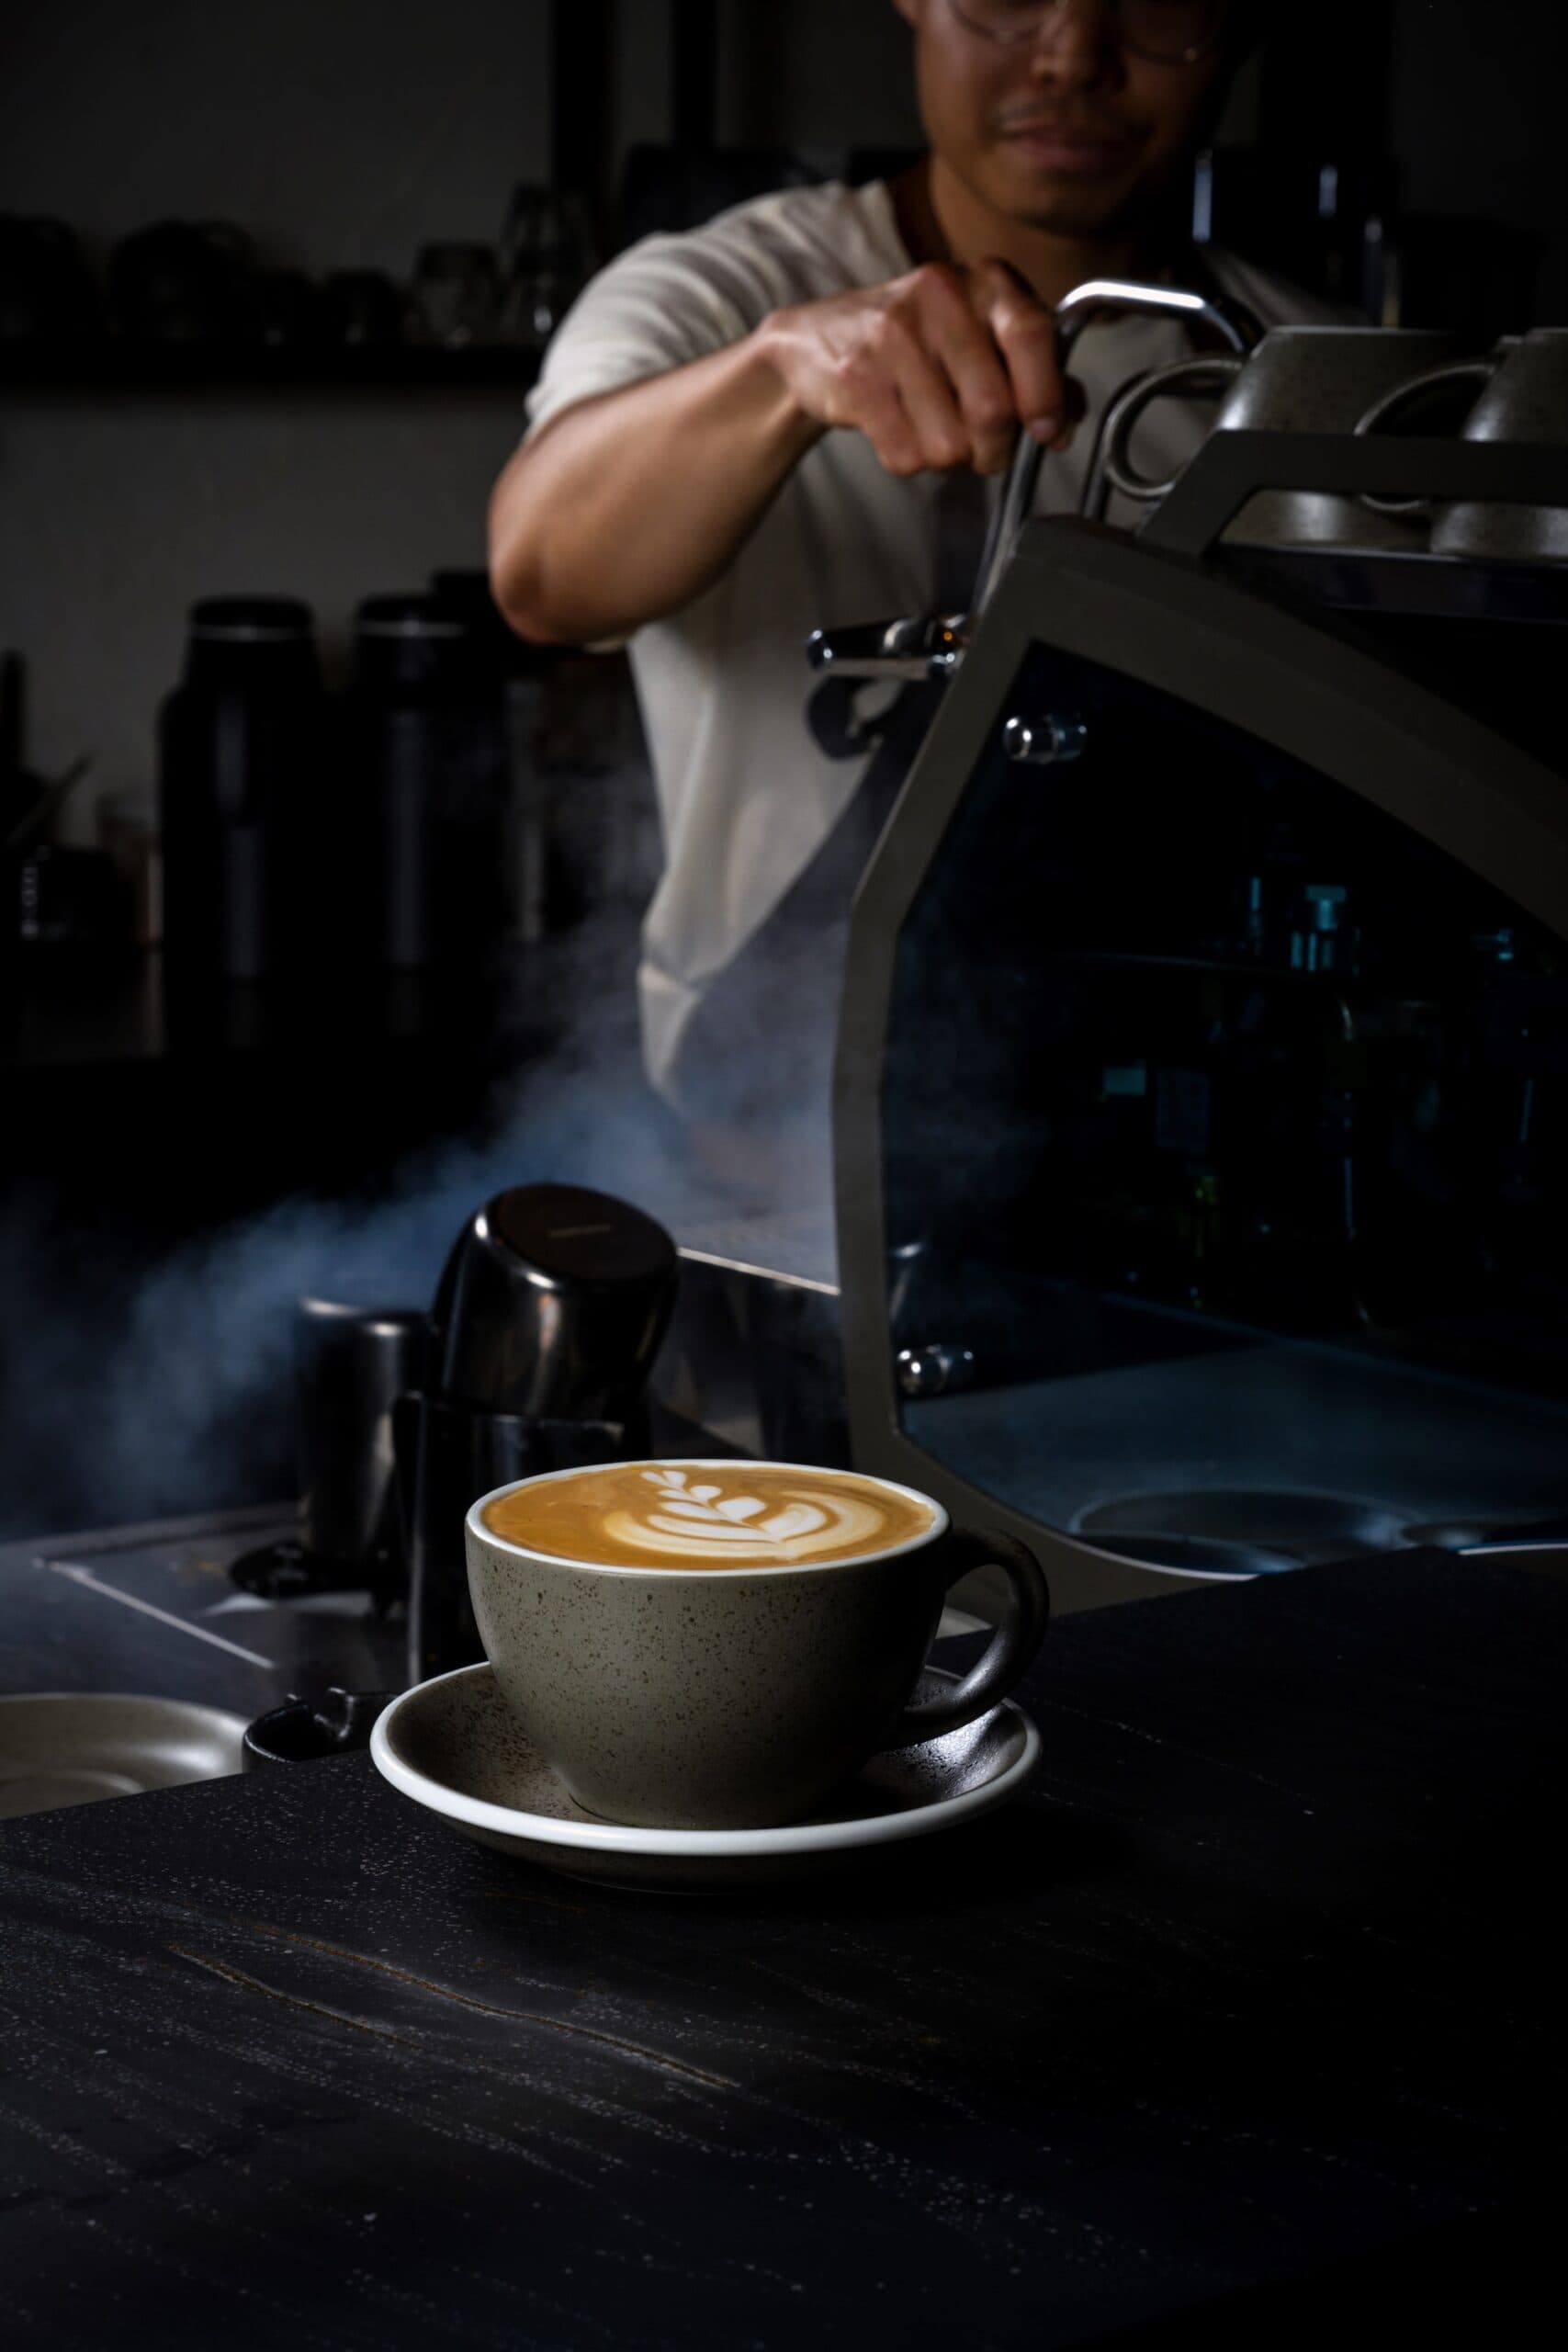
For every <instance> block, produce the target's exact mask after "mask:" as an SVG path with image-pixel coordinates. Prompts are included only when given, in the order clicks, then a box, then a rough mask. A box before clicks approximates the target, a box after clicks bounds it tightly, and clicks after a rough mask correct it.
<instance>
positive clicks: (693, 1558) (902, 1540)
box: [481, 1462, 937, 1568]
mask: <svg viewBox="0 0 1568 2352" xmlns="http://www.w3.org/2000/svg"><path fill="white" fill-rule="evenodd" d="M481 1516H482V1519H483V1522H484V1524H485V1526H486V1527H487V1528H489V1530H490V1531H491V1533H492V1534H494V1535H498V1536H500V1537H501V1539H502V1542H503V1543H507V1544H521V1545H523V1546H524V1547H525V1549H526V1550H528V1551H530V1552H541V1553H545V1554H547V1555H548V1556H549V1557H550V1558H552V1559H557V1560H572V1561H576V1562H578V1563H580V1564H581V1566H586V1567H607V1568H787V1567H805V1566H814V1565H819V1566H824V1567H830V1566H833V1565H834V1563H835V1562H838V1561H842V1560H860V1559H864V1558H866V1557H867V1556H868V1555H871V1554H872V1553H874V1552H892V1551H897V1549H898V1547H899V1546H900V1545H902V1544H916V1543H919V1540H920V1538H921V1537H922V1536H926V1535H929V1534H930V1533H931V1530H932V1528H933V1527H934V1526H935V1525H936V1524H937V1513H936V1510H935V1508H934V1506H933V1505H931V1503H928V1502H926V1501H925V1500H924V1499H923V1498H920V1497H919V1496H915V1495H910V1494H906V1493H904V1492H903V1491H901V1490H900V1489H899V1488H898V1487H888V1486H885V1485H884V1484H883V1483H882V1481H881V1480H880V1479H876V1478H860V1477H857V1476H855V1475H854V1473H853V1472H852V1471H848V1470H845V1471H839V1470H796V1469H793V1468H791V1467H789V1466H788V1465H786V1464H782V1463H776V1462H773V1463H752V1462H736V1463H734V1464H728V1463H719V1464H716V1463H712V1462H701V1463H698V1462H628V1463H606V1464H602V1465H600V1466H597V1467H595V1468H593V1469H590V1470H574V1471H572V1472H570V1474H569V1475H568V1476H564V1477H556V1478H536V1479H533V1480H531V1481H530V1482H529V1483H528V1484H527V1485H525V1486H522V1487H515V1488H513V1491H512V1492H511V1493H510V1494H506V1495H502V1496H501V1497H500V1498H499V1499H498V1500H497V1501H495V1502H493V1503H491V1504H489V1505H488V1506H487V1507H486V1509H485V1510H484V1511H483V1513H482V1514H481Z"/></svg>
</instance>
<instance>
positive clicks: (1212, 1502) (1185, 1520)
mask: <svg viewBox="0 0 1568 2352" xmlns="http://www.w3.org/2000/svg"><path fill="white" fill-rule="evenodd" d="M1073 1532H1074V1533H1075V1534H1076V1535H1085V1536H1088V1537H1089V1540H1090V1542H1091V1543H1094V1544H1101V1545H1103V1546H1104V1548H1105V1549H1106V1550H1107V1551H1108V1552H1116V1553H1119V1554H1121V1555H1122V1557H1123V1558H1124V1559H1129V1560H1139V1561H1142V1562H1144V1563H1145V1564H1146V1565H1147V1566H1150V1567H1156V1568H1170V1569H1174V1570H1177V1571H1179V1572H1184V1573H1186V1574H1187V1575H1189V1576H1211V1577H1213V1576H1234V1577H1254V1576H1269V1575H1273V1574H1278V1573H1279V1572H1280V1571H1281V1570H1283V1569H1287V1568H1304V1567H1309V1566H1313V1565H1314V1563H1316V1562H1319V1561H1327V1560H1343V1559H1347V1558H1349V1557H1351V1556H1353V1555H1355V1554H1356V1553H1358V1552H1386V1551H1392V1550H1393V1549H1394V1548H1395V1547H1397V1546H1399V1545H1403V1544H1408V1543H1409V1542H1410V1541H1411V1532H1410V1531H1409V1530H1408V1529H1407V1528H1406V1525H1405V1522H1404V1519H1403V1518H1402V1516H1401V1515H1400V1514H1399V1513H1398V1512H1396V1511H1392V1510H1385V1509H1383V1508H1382V1507H1381V1506H1380V1505H1378V1504H1376V1503H1369V1502H1366V1501H1362V1500H1360V1499H1359V1498H1356V1497H1355V1496H1351V1495H1325V1494H1292V1493H1289V1492H1280V1491H1277V1490H1275V1489H1273V1488H1270V1487H1190V1488H1185V1489H1181V1488H1179V1489H1177V1490H1175V1491H1170V1490H1167V1491H1166V1492H1163V1493H1159V1494H1140V1495H1115V1496H1112V1497H1111V1498H1110V1499H1109V1500H1108V1501H1106V1502H1100V1503H1093V1504H1090V1505H1089V1508H1088V1509H1087V1510H1081V1511H1079V1512H1078V1514H1077V1517H1076V1519H1075V1520H1074V1521H1073Z"/></svg>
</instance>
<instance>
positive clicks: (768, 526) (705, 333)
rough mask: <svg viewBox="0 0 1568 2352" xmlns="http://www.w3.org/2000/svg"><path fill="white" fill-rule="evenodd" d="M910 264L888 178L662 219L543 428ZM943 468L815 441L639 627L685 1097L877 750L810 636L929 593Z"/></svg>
mask: <svg viewBox="0 0 1568 2352" xmlns="http://www.w3.org/2000/svg"><path fill="white" fill-rule="evenodd" d="M1204 257H1205V260H1206V261H1207V263H1208V265H1209V266H1210V269H1211V271H1212V272H1213V276H1214V277H1216V278H1217V279H1218V280H1219V282H1220V283H1221V284H1222V285H1223V286H1224V289H1225V291H1226V292H1227V293H1229V294H1231V295H1233V296H1234V297H1235V299H1236V300H1239V301H1242V302H1244V303H1246V304H1247V307H1248V308H1249V309H1251V310H1252V311H1256V312H1257V314H1258V316H1259V317H1260V318H1261V319H1262V320H1264V322H1266V323H1268V324H1270V325H1273V324H1281V323H1286V322H1296V321H1307V322H1312V321H1318V320H1324V319H1327V318H1331V317H1332V316H1334V315H1335V314H1334V313H1332V312H1331V311H1327V310H1326V309H1325V307H1324V306H1323V305H1321V304H1318V303H1315V302H1314V301H1313V300H1311V299H1310V298H1309V297H1307V296H1305V295H1303V294H1302V293H1301V292H1300V291H1299V289H1297V288H1293V287H1290V286H1287V285H1285V284H1284V283H1282V282H1281V281H1280V280H1279V279H1276V278H1273V277H1269V276H1268V275H1266V274H1265V273H1264V272H1262V271H1259V270H1257V269H1254V268H1251V267H1250V266H1247V264H1246V263H1243V262H1240V261H1238V260H1236V259H1235V257H1234V256H1232V255H1229V254H1221V253H1218V252H1216V251H1215V250H1214V249H1213V247H1210V248H1208V249H1207V250H1206V252H1205V256H1204ZM912 266H913V264H912V261H911V257H910V255H909V254H908V250H907V248H906V246H905V244H904V242H903V239H902V237H901V236H900V234H899V231H898V226H897V217H896V215H895V211H894V207H893V200H892V197H891V195H890V192H889V190H888V188H887V187H886V184H885V183H883V182H880V181H876V182H873V183H872V184H871V185H870V186H867V187H858V188H852V187H841V186H837V185H835V186H830V187H810V188H789V189H786V190H784V191H783V192H782V193H780V194H779V195H776V196H767V197H762V198H760V199H758V200H757V201H755V202H753V203H750V204H743V205H739V206H737V207H736V209H734V210H733V211H729V212H726V213H723V214H721V215H720V216H719V218H718V219H717V220H712V221H709V222H708V223H707V224H706V226H705V227H704V228H701V229H697V230H694V231H692V232H689V233H688V234H686V235H683V236H653V237H646V238H644V239H643V240H642V242H641V243H639V244H637V245H634V246H632V247H631V249H630V250H629V251H628V252H626V253H625V254H621V255H620V256H619V258H618V259H617V260H615V261H614V262H612V263H611V265H610V266H609V267H608V268H607V269H605V270H604V271H603V272H602V273H601V274H600V276H599V277H596V278H595V279H594V280H593V281H592V284H591V285H590V286H589V287H588V288H587V289H586V291H585V292H584V293H583V294H582V296H581V299H580V300H578V302H577V303H576V304H575V306H574V307H573V309H572V310H571V311H570V312H569V314H568V316H567V317H566V318H565V320H563V322H562V323H561V326H560V329H559V331H558V334H557V335H556V337H555V340H554V341H553V342H552V344H551V345H550V347H549V350H548V352H547V354H546V357H545V363H544V368H543V371H542V374H541V377H540V380H539V383H538V385H537V387H536V390H535V391H534V393H533V395H532V397H531V399H530V401H529V403H528V413H529V428H530V431H531V432H533V433H536V432H538V431H539V430H540V429H541V427H542V426H544V425H545V424H547V423H549V422H550V421H551V420H552V419H553V418H555V417H557V416H558V415H559V414H560V413H561V412H562V411H563V410H564V409H568V408H570V407H571V406H573V405H574V404H575V403H576V402H577V401H583V400H588V399H592V398H593V397H595V396H596V395H598V394H601V393H604V392H609V391H615V390H620V389H622V388H624V387H625V386H626V385H628V384H634V383H638V382H641V381H642V380H643V379H645V378H647V377H649V376H656V375H661V374H663V373H665V372H666V371H667V370H668V369H670V368H679V367H682V366H683V365H685V364H686V363H687V362H688V361H691V360H694V359H700V358H703V357H705V356H706V355H707V354H708V353H710V352H714V351H718V350H721V349H723V348H725V347H726V346H727V345H730V344H732V343H735V342H738V341H739V339H740V338H741V337H742V336H744V335H747V334H750V332H751V331H752V329H753V328H755V327H757V326H759V325H760V324H761V322H762V320H763V319H764V318H766V317H767V316H768V314H769V313H770V312H771V311H776V310H779V309H781V308H783V307H784V306H785V305H787V304H790V303H795V302H805V301H811V300H818V299H819V298H820V297H822V296H825V295H830V294H840V293H843V292H846V291H848V290H849V289H850V288H853V287H857V286H875V285H880V284H883V283H884V282H886V280H887V279H888V278H892V277H900V276H902V275H903V273H904V272H905V271H907V270H908V269H909V268H911V267H912ZM1189 348H1190V345H1189V344H1188V341H1187V338H1186V335H1185V334H1184V332H1183V330H1182V329H1181V327H1180V326H1179V325H1178V324H1176V323H1175V322H1167V321H1164V320H1160V319H1154V318H1138V319H1134V318H1128V319H1126V320H1122V321H1118V322H1114V323H1111V324H1107V325H1105V326H1103V327H1092V326H1091V327H1090V328H1089V330H1088V331H1086V333H1085V334H1083V336H1082V337H1081V338H1080V340H1079V342H1078V343H1077V346H1076V348H1075V351H1074V355H1073V363H1072V364H1073V373H1074V375H1075V376H1077V378H1078V379H1079V380H1080V382H1082V384H1083V385H1084V387H1085V390H1086V391H1087V393H1088V395H1089V409H1090V413H1091V414H1098V413H1099V412H1100V406H1101V404H1102V402H1103V401H1105V399H1106V398H1107V397H1108V396H1109V395H1110V394H1111V392H1113V391H1114V390H1116V389H1117V388H1118V387H1119V386H1121V385H1122V384H1123V383H1124V382H1125V381H1126V380H1127V379H1128V378H1129V377H1131V376H1134V375H1135V374H1137V373H1139V372H1140V371H1142V370H1143V369H1144V368H1154V367H1159V366H1161V365H1162V364H1164V363H1165V362H1166V361H1168V360H1170V359H1176V358H1179V357H1180V356H1182V355H1183V354H1184V353H1185V352H1186V351H1187V350H1188V349H1189ZM1201 431H1202V426H1201V423H1200V421H1199V420H1198V419H1196V418H1194V417H1193V416H1192V415H1191V414H1190V412H1189V411H1188V410H1187V408H1186V406H1185V404H1184V403H1182V402H1179V401H1163V402H1160V403H1158V404H1156V408H1155V409H1154V410H1153V411H1151V412H1150V415H1149V418H1148V422H1147V424H1146V425H1145V427H1144V428H1143V429H1142V431H1141V432H1140V436H1139V443H1138V449H1139V458H1140V461H1141V462H1143V463H1145V464H1147V465H1149V466H1153V467H1158V468H1160V469H1163V470H1166V471H1169V470H1172V469H1175V468H1176V467H1177V466H1179V465H1182V464H1184V463H1185V462H1186V460H1187V459H1188V458H1190V456H1191V455H1192V453H1193V451H1194V450H1195V448H1196V447H1197V446H1198V442H1199V439H1200V437H1201ZM1091 438H1092V436H1091V435H1089V434H1088V433H1087V432H1083V433H1079V435H1077V439H1076V441H1075V443H1074V446H1073V448H1072V449H1071V451H1069V452H1068V453H1067V454H1066V456H1064V457H1057V456H1049V457H1047V458H1046V461H1045V464H1044V466H1043V468H1042V469H1041V487H1040V494H1039V498H1038V501H1037V511H1038V512H1040V513H1043V514H1050V513H1054V512H1060V511H1062V510H1064V509H1070V508H1074V507H1076V506H1077V499H1078V493H1079V490H1080V487H1081V480H1082V471H1083V468H1084V465H1085V463H1086V462H1087V458H1086V451H1087V450H1088V448H1089V445H1090V442H1091ZM939 488H940V484H939V481H938V478H937V477H936V476H934V475H930V476H923V477H918V478H916V479H915V480H913V481H905V480H899V479H897V478H896V477H895V476H893V475H891V474H888V473H886V472H885V471H884V469H883V468H882V466H881V465H880V464H879V462H878V461H877V458H876V457H875V455H874V452H873V450H872V447H871V445H870V443H869V442H868V441H866V440H865V439H864V438H863V435H860V434H858V433H853V432H835V433H829V434H827V435H824V437H823V438H822V439H821V440H820V441H819V442H818V443H817V444H816V446H815V447H813V448H812V449H811V450H809V451H808V452H807V455H806V457H805V458H802V460H801V462H800V464H799V465H798V466H797V467H796V468H795V471H794V473H793V474H792V476H791V477H790V480H789V481H787V482H786V483H785V485H784V489H783V490H782V491H781V492H780V493H779V496H778V497H777V498H776V499H775V501H774V502H773V505H772V506H771V507H770V509H769V510H768V512H767V514H766V515H764V516H763V517H762V520H761V523H760V524H759V525H758V526H757V529H756V530H755V532H754V533H753V534H752V536H751V537H750V540H748V542H747V544H746V546H745V547H744V548H742V549H741V551H740V554H739V556H738V557H737V559H736V560H735V561H734V563H733V564H732V565H731V566H730V568H729V570H728V571H727V572H726V574H725V575H724V577H723V578H722V579H721V580H719V581H718V582H716V584H715V585H714V586H713V587H712V588H710V589H708V590H706V591H705V593H704V594H702V595H700V596H699V597H697V598H696V599H695V601H694V603H692V604H691V605H687V606H686V607H685V608H684V609H683V610H682V611H681V612H679V613H676V614H674V615H672V616H671V617H669V618H668V619H665V620H661V621H656V622H653V623H650V624H649V626H648V627H647V628H642V629H639V630H638V631H637V634H636V636H635V637H634V638H633V639H631V643H630V648H629V651H630V658H631V663H632V670H633V673H634V676H635V678H636V682H637V696H638V700H639V703H640V705H641V709H642V716H643V723H644V726H645V729H646V730H647V734H648V740H649V751H650V753H651V757H652V762H653V771H654V781H655V787H656V790H657V794H658V799H659V810H660V823H661V827H662V833H663V842H664V856H665V865H664V872H663V876H662V878H661V880H660V884H659V887H658V889H657V890H656V892H655V894H654V897H653V900H652V903H651V905H650V906H649V910H648V916H647V920H646V922H645V924H644V929H643V954H642V964H641V970H640V974H639V982H640V992H641V1011H642V1029H643V1046H644V1055H645V1058H646V1061H647V1065H648V1069H649V1077H650V1078H651V1079H652V1080H653V1083H654V1084H655V1085H656V1086H657V1087H658V1088H659V1089H660V1091H661V1092H663V1093H664V1094H666V1095H667V1096H668V1097H669V1098H670V1099H671V1101H673V1102H675V1103H677V1105H679V1103H680V1096H681V1087H680V1059H681V1041H682V1035H683V1033H684V1032H685V1030H686V1028H687V1026H688V1024H689V1023H690V1022H691V1019H692V1016H693V1014H694V1012H695V1011H696V1008H697V1006H698V1004H699V1003H700V1002H701V1001H702V998H703V995H704V992H705V990H706V989H708V988H709V987H710V986H712V985H713V984H714V983H715V981H716V980H717V979H718V978H719V976H720V975H721V974H722V973H723V971H724V969H725V967H726V965H727V964H728V962H729V961H730V959H731V957H732V956H735V955H737V954H738V953H739V950H740V949H741V948H742V947H743V946H744V945H745V944H746V942H747V941H748V940H749V939H750V938H751V937H752V936H753V934H754V933H756V932H757V931H758V930H760V928H761V925H762V924H763V923H764V922H766V921H767V919H768V917H769V915H770V914H771V913H772V912H773V910H774V908H775V907H776V906H777V905H778V903H779V901H780V900H781V899H783V898H784V895H785V893H786V892H787V891H788V890H789V888H790V887H791V885H792V884H793V883H794V882H795V880H796V878H797V877H798V876H800V875H801V874H802V873H803V872H804V870H805V868H806V866H807V865H808V864H809V862H810V860H811V859H812V857H813V856H814V855H815V854H816V853H817V851H818V849H819V848H820V847H821V845H822V843H823V842H825V841H826V840H827V838H828V836H829V833H830V832H831V831H832V829H833V827H834V825H835V824H836V823H837V821H838V820H839V818H840V815H841V813H842V811H843V809H844V808H845V807H846V805H847V804H848V802H849V801H850V799H851V798H852V796H853V794H854V791H855V789H856V786H858V784H859V783H860V781H861V778H862V775H863V773H864V763H863V762H857V761H853V760H848V761H836V760H832V759H829V757H828V756H827V754H826V753H825V752H821V751H819V750H818V747H817V745H816V743H815V742H814V741H813V740H812V738H811V736H810V734H809V733H808V732H807V725H806V716H805V713H806V703H807V693H808V690H809V687H810V684H811V683H812V682H811V680H810V678H809V676H808V673H807V667H806V659H805V647H806V640H807V637H808V636H809V635H810V633H811V631H812V630H813V629H815V628H835V627H840V626H842V625H844V624H846V623H850V622H856V621H875V620H886V619H892V618H894V617H895V616H899V615H902V614H913V613H923V612H927V611H929V610H931V603H932V597H933V594H934V586H935V563H936V507H937V497H938V492H939Z"/></svg>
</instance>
